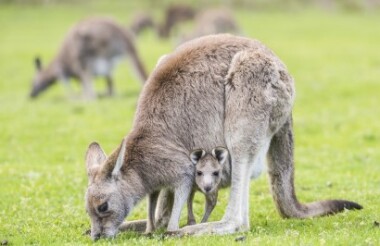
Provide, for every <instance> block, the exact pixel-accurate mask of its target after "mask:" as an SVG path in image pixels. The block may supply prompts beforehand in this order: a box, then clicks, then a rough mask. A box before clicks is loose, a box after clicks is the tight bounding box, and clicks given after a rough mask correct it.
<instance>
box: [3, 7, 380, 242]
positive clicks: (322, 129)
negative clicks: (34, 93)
mask: <svg viewBox="0 0 380 246" xmlns="http://www.w3.org/2000/svg"><path fill="white" fill-rule="evenodd" d="M127 7H128V6H124V5H123V4H120V3H119V4H114V5H86V6H81V5H79V6H75V5H71V6H70V5H55V6H51V5H47V6H25V5H0V30H1V32H0V242H1V241H3V240H6V241H7V242H8V244H9V245H19V244H49V245H50V244H56V245H62V244H89V243H91V240H90V238H89V237H88V236H83V235H82V233H83V232H84V231H85V230H86V229H88V228H89V226H90V222H89V218H88V216H87V215H86V212H85V209H84V192H85V189H86V185H87V176H86V172H85V166H84V153H85V151H86V148H87V146H88V144H89V143H90V142H92V141H94V140H97V141H98V142H100V143H101V144H102V146H103V148H104V149H105V150H106V152H107V153H110V152H111V151H112V150H113V149H114V148H115V147H116V146H117V145H118V144H119V143H120V140H121V138H122V137H123V136H124V135H126V134H127V133H128V131H129V129H130V128H131V124H132V120H133V115H134V110H135V106H136V101H137V98H138V95H139V91H140V89H141V87H140V85H139V83H138V82H137V79H136V76H134V75H133V73H132V70H131V69H130V66H129V65H128V63H127V62H124V63H122V64H120V66H119V67H118V69H117V71H116V74H115V80H116V87H117V88H116V89H117V92H118V95H117V96H116V97H115V98H105V99H102V100H98V101H94V102H84V101H82V100H79V99H77V100H72V99H71V100H70V99H68V98H67V96H66V94H65V91H64V89H63V88H62V86H61V85H60V84H57V85H56V86H54V87H52V88H51V90H48V91H47V92H46V93H44V94H42V95H41V97H40V98H38V99H37V100H34V101H31V100H29V99H28V98H27V95H28V93H29V90H30V86H31V84H30V81H31V78H32V76H33V74H34V67H33V57H34V56H35V55H37V54H39V55H41V56H42V58H43V61H45V62H47V61H49V60H50V59H51V58H52V57H53V56H54V55H55V53H56V50H57V48H58V47H59V43H60V42H61V39H62V37H63V36H64V34H65V32H66V30H67V29H68V28H69V27H70V26H71V25H72V24H73V23H75V22H76V21H77V20H79V19H82V18H84V17H86V16H90V15H95V14H96V15H111V16H114V17H115V18H116V19H118V20H119V21H120V22H121V23H128V20H129V19H130V17H131V14H132V9H130V8H127ZM236 17H237V19H238V22H239V24H240V25H241V27H242V29H243V30H244V32H245V34H246V35H247V36H250V37H255V38H257V39H259V40H261V41H262V42H264V43H265V44H267V45H268V46H269V47H270V48H271V49H273V50H274V51H275V52H276V53H277V54H278V55H279V56H280V57H281V59H282V60H283V61H284V62H285V63H286V64H287V66H288V68H289V70H290V72H291V74H292V75H293V76H294V78H295V80H296V89H297V99H296V103H295V108H294V117H293V118H294V127H295V134H296V138H295V139H296V175H295V176H296V180H295V183H296V188H297V194H298V196H299V199H300V200H301V201H304V202H307V201H313V200H317V199H325V198H347V199H350V200H353V201H357V202H359V203H361V204H362V205H363V206H364V208H365V209H364V210H361V211H355V212H344V213H341V214H339V215H336V216H331V217H323V218H316V219H307V220H295V219H287V220H284V219H281V218H280V216H279V215H278V213H277V212H276V210H275V207H274V204H273V202H272V198H271V195H270V192H269V188H268V187H269V186H268V184H267V177H266V175H262V177H261V178H260V179H258V180H257V181H253V182H252V183H251V198H250V200H251V203H250V204H251V207H250V209H251V212H250V222H251V230H250V231H249V232H246V233H239V234H235V235H229V236H206V237H186V238H182V239H175V238H174V239H173V238H170V239H162V237H161V236H160V235H159V234H157V235H155V236H154V237H153V238H146V237H143V236H139V235H136V234H134V233H123V234H120V235H119V236H118V237H117V238H116V239H115V240H113V241H109V240H100V241H99V242H98V244H99V243H100V244H109V243H120V244H129V245H150V244H154V245H157V244H165V245H223V244H234V243H235V238H236V237H238V236H240V235H244V236H245V237H246V238H245V241H244V242H242V244H249V245H258V244H264V245H380V227H379V226H375V225H374V222H375V221H380V165H379V164H380V148H379V147H380V48H379V44H380V29H379V28H378V23H379V22H380V15H378V14H377V15H376V14H374V13H372V14H370V13H361V14H359V13H339V12H337V13H325V12H320V11H315V10H307V11H299V12H286V13H280V12H273V13H257V12H250V11H247V10H239V11H237V12H236ZM174 43H175V41H173V40H172V41H165V42H162V41H159V40H157V39H156V38H155V36H154V35H153V34H152V33H149V32H147V33H145V34H144V35H143V36H142V37H139V38H138V49H139V53H140V54H141V57H142V59H143V61H144V64H145V65H146V67H147V68H148V70H149V71H152V69H153V68H154V65H155V63H156V61H157V59H158V58H159V57H160V56H161V55H162V54H164V53H168V52H170V51H171V50H172V49H173V47H174ZM97 89H98V90H103V89H104V83H103V81H101V80H99V81H97ZM79 91H80V90H79V88H78V93H79ZM227 199H228V191H223V192H222V194H221V195H220V197H219V203H218V206H217V207H216V208H215V211H214V213H213V214H212V216H211V220H218V219H220V218H221V217H222V215H223V213H224V209H225V205H226V203H227ZM195 209H196V214H197V215H198V220H199V218H200V217H201V215H202V213H203V198H202V196H200V195H198V196H197V197H196V205H195ZM185 215H186V211H183V220H182V224H184V223H185ZM145 217H146V212H145V201H144V202H143V203H142V204H140V205H139V206H138V207H137V208H136V209H135V210H134V211H133V212H132V214H131V216H130V218H128V219H131V220H132V219H138V218H145Z"/></svg>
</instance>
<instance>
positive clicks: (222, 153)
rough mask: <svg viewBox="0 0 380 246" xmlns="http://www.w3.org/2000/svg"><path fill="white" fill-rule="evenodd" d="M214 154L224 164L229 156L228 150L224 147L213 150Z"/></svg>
mask: <svg viewBox="0 0 380 246" xmlns="http://www.w3.org/2000/svg"><path fill="white" fill-rule="evenodd" d="M211 153H212V155H213V156H214V157H215V158H216V159H217V160H218V162H219V163H220V164H221V165H223V164H224V163H225V162H226V161H227V158H228V150H227V149H226V148H224V147H216V148H215V149H213V150H212V152H211Z"/></svg>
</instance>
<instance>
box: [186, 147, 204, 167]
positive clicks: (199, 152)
mask: <svg viewBox="0 0 380 246" xmlns="http://www.w3.org/2000/svg"><path fill="white" fill-rule="evenodd" d="M205 155H206V151H204V150H203V149H196V150H193V151H192V152H191V153H190V160H191V162H192V163H193V164H197V162H198V161H199V159H201V158H202V157H203V156H205Z"/></svg>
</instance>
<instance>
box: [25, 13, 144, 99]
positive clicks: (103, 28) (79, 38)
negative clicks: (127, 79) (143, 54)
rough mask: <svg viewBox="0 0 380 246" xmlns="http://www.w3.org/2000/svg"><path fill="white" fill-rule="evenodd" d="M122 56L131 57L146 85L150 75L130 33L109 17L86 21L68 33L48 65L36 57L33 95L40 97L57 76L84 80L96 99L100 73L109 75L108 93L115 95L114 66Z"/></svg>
mask: <svg viewBox="0 0 380 246" xmlns="http://www.w3.org/2000/svg"><path fill="white" fill-rule="evenodd" d="M123 56H128V57H129V58H130V60H131V62H132V64H133V66H134V67H135V70H136V71H137V74H138V75H139V77H140V79H141V83H142V84H144V82H145V80H146V78H147V74H146V71H145V69H144V67H143V65H142V63H141V61H140V58H139V57H138V54H137V51H136V48H135V45H134V43H133V40H132V37H131V36H130V35H129V34H128V32H127V31H126V30H125V29H124V28H123V27H121V26H120V25H118V24H117V23H116V22H114V21H113V20H111V19H108V18H90V19H86V20H83V21H81V22H79V23H78V24H76V25H75V26H74V27H73V28H72V29H71V30H70V31H69V32H68V33H67V35H66V37H65V39H64V41H63V43H62V46H61V48H60V50H59V52H58V54H57V56H56V57H55V58H54V59H53V61H52V62H51V63H50V64H49V65H48V66H47V67H46V68H42V67H41V61H40V60H39V59H37V60H36V66H37V73H36V76H35V78H34V81H33V87H32V91H31V93H30V96H31V97H37V96H38V95H39V94H40V93H41V92H42V91H44V90H45V89H47V88H48V87H49V86H51V85H52V84H54V83H55V82H56V81H57V80H58V79H61V80H63V81H68V80H69V79H70V78H76V79H79V80H80V82H81V83H82V86H83V89H84V93H85V96H86V97H88V98H95V97H96V94H95V92H94V89H93V85H92V80H93V78H94V77H95V76H98V75H100V76H104V77H105V78H106V81H107V86H108V91H107V93H108V95H112V94H113V93H114V88H113V80H112V70H113V66H114V65H115V63H116V62H117V60H118V59H119V58H121V57H123Z"/></svg>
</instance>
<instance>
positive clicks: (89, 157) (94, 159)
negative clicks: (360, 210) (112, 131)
mask: <svg viewBox="0 0 380 246" xmlns="http://www.w3.org/2000/svg"><path fill="white" fill-rule="evenodd" d="M106 159H107V156H106V154H105V153H104V151H103V150H102V148H101V147H100V145H99V144H98V143H96V142H93V143H91V144H90V146H88V149H87V152H86V167H87V175H88V176H89V177H90V176H92V175H93V173H94V171H95V170H96V169H98V168H99V166H100V165H101V164H102V163H103V162H105V161H106Z"/></svg>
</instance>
